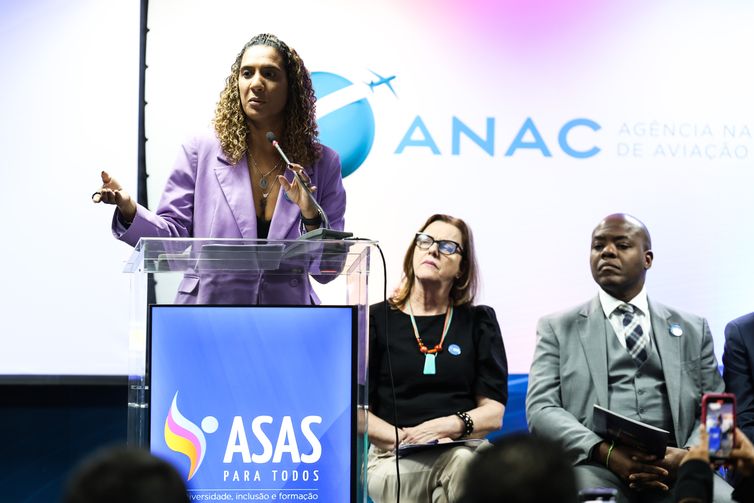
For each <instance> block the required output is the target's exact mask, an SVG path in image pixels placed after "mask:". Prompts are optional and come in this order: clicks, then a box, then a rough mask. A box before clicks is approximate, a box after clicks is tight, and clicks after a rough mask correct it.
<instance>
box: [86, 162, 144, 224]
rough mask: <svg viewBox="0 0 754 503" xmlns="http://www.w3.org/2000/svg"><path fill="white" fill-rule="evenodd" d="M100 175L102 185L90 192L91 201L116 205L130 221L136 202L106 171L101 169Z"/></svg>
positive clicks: (132, 217)
mask: <svg viewBox="0 0 754 503" xmlns="http://www.w3.org/2000/svg"><path fill="white" fill-rule="evenodd" d="M101 177H102V186H101V187H100V188H99V189H97V191H95V192H94V194H92V201H93V202H95V203H100V202H102V203H105V204H114V205H116V206H117V207H118V210H119V211H120V212H121V214H122V215H123V218H124V220H126V221H127V222H131V221H132V220H133V219H134V217H135V216H136V202H135V201H134V200H133V198H132V197H131V196H130V195H129V194H128V192H126V191H125V190H123V187H122V186H121V185H120V184H119V183H118V181H117V180H115V178H113V177H111V176H110V175H109V174H108V173H107V171H103V172H102V173H101Z"/></svg>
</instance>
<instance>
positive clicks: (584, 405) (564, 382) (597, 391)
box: [526, 297, 723, 464]
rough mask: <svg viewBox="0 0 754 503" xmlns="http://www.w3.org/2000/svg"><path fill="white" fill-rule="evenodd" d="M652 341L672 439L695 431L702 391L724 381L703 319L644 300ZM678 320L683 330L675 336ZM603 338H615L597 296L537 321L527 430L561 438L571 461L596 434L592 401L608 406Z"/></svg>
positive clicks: (680, 440)
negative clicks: (673, 329)
mask: <svg viewBox="0 0 754 503" xmlns="http://www.w3.org/2000/svg"><path fill="white" fill-rule="evenodd" d="M649 311H650V316H651V319H652V331H653V333H654V341H655V342H656V344H655V345H654V347H655V348H656V349H657V351H658V352H659V356H660V359H661V361H662V368H663V373H664V375H665V384H666V387H667V392H668V401H669V403H670V409H671V411H670V412H671V415H672V417H673V426H674V428H675V436H676V438H675V440H676V444H677V445H678V446H681V447H686V446H689V445H693V444H695V443H696V441H697V440H696V439H697V437H698V434H699V432H698V428H699V417H700V403H701V396H702V394H703V393H706V392H721V391H722V390H723V381H722V378H721V377H720V373H719V371H718V366H717V360H716V359H715V353H714V344H713V341H712V335H711V334H710V330H709V326H708V325H707V321H706V320H705V319H704V318H701V317H699V316H696V315H693V314H687V313H682V312H679V311H676V310H674V309H671V308H668V307H666V306H663V305H662V304H659V303H657V302H652V301H651V300H650V301H649ZM674 323H677V324H678V325H680V326H681V329H682V330H683V334H682V335H681V336H678V337H677V336H673V335H671V334H670V331H669V327H670V325H671V324H674ZM607 337H615V334H614V332H613V331H612V328H611V326H610V323H609V321H608V320H607V319H606V318H605V314H604V312H603V311H602V307H601V305H600V301H599V297H595V298H594V299H592V300H591V301H590V302H587V303H586V304H584V305H581V306H579V307H576V308H574V309H571V310H569V311H566V312H564V313H558V314H553V315H549V316H545V317H544V318H542V319H540V320H539V323H538V326H537V347H536V350H535V352H534V361H533V362H532V366H531V371H530V372H529V389H528V392H527V394H526V417H527V420H528V423H529V429H530V430H531V431H532V433H535V434H537V435H542V436H545V437H548V438H551V439H554V440H557V441H560V442H561V443H562V444H563V445H564V447H565V448H566V451H567V452H568V455H569V458H570V459H571V461H572V462H573V463H574V464H576V463H581V462H584V461H587V460H588V459H589V455H590V451H591V449H592V447H594V446H595V445H596V444H598V443H599V442H600V441H601V440H602V439H601V438H600V437H599V436H598V435H597V434H596V433H594V432H593V431H592V428H593V422H592V407H593V405H594V404H595V403H597V404H599V405H601V406H603V407H608V389H607V383H608V380H607Z"/></svg>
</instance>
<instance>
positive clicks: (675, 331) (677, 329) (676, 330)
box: [668, 323, 683, 337]
mask: <svg viewBox="0 0 754 503" xmlns="http://www.w3.org/2000/svg"><path fill="white" fill-rule="evenodd" d="M668 330H669V331H670V335H672V336H673V337H680V336H682V335H683V329H682V328H681V325H679V324H678V323H673V324H672V325H670V328H669V329H668Z"/></svg>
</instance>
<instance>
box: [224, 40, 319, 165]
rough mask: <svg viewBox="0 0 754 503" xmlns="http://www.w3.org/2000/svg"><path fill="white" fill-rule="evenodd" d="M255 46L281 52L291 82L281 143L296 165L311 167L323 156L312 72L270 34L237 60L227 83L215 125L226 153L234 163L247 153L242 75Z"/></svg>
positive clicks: (255, 41) (253, 42)
mask: <svg viewBox="0 0 754 503" xmlns="http://www.w3.org/2000/svg"><path fill="white" fill-rule="evenodd" d="M254 45H265V46H268V47H272V48H273V49H275V50H277V51H278V53H279V54H280V57H281V58H282V59H283V62H284V64H285V73H286V76H287V78H288V101H287V102H286V104H285V110H284V113H285V131H284V133H283V137H282V138H281V143H282V144H283V145H284V146H285V149H286V151H287V153H288V156H289V157H290V158H291V159H293V160H294V161H295V162H297V163H299V164H301V165H303V166H310V165H311V164H313V163H314V162H315V161H316V160H317V159H319V158H320V157H321V155H322V145H321V144H320V143H319V140H318V139H317V136H318V130H317V122H316V114H315V102H316V97H315V96H314V88H313V86H312V79H311V75H310V74H309V70H307V69H306V66H304V62H303V61H302V60H301V58H300V57H299V55H298V53H296V51H295V50H293V49H291V48H290V47H288V46H287V45H286V44H285V42H283V41H282V40H280V39H279V38H277V37H276V36H275V35H271V34H269V33H262V34H260V35H256V36H255V37H254V38H252V39H251V40H249V41H248V42H247V43H246V45H244V46H243V49H241V52H239V53H238V56H236V60H235V62H234V63H233V66H231V67H230V75H229V76H228V78H227V79H225V89H223V90H222V92H221V93H220V101H219V102H218V103H217V108H216V109H215V119H214V121H213V123H214V126H215V131H216V132H217V138H218V139H219V140H220V145H221V147H222V149H223V152H224V153H225V155H226V156H228V159H229V160H230V162H232V163H237V162H238V161H239V160H240V159H241V157H242V156H243V155H244V154H245V153H246V150H247V145H246V134H247V133H248V126H247V125H246V115H245V114H244V111H243V107H242V106H241V97H240V95H239V91H238V74H239V71H240V67H241V59H242V58H243V54H244V52H246V49H248V48H249V47H252V46H254Z"/></svg>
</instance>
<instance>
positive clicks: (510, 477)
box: [462, 433, 578, 503]
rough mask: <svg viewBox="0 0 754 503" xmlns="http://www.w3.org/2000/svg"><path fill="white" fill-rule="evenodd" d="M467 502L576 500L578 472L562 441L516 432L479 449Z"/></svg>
mask: <svg viewBox="0 0 754 503" xmlns="http://www.w3.org/2000/svg"><path fill="white" fill-rule="evenodd" d="M468 470H469V471H468V473H467V477H466V481H465V491H464V495H463V498H462V502H463V503H493V502H494V503H498V502H502V501H504V502H505V503H574V502H576V501H577V498H578V491H577V489H576V476H575V474H574V470H573V466H572V465H571V463H570V462H569V461H568V457H567V456H566V453H565V451H564V450H563V448H562V447H561V446H560V444H558V443H555V442H553V441H550V440H547V439H544V438H540V437H536V436H534V435H529V434H525V433H516V434H512V435H508V436H504V437H502V438H501V439H500V440H499V441H497V442H496V443H495V445H493V446H492V447H491V448H489V449H484V450H481V451H479V452H478V454H477V456H475V458H474V460H473V461H472V462H471V464H470V465H469V468H468Z"/></svg>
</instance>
